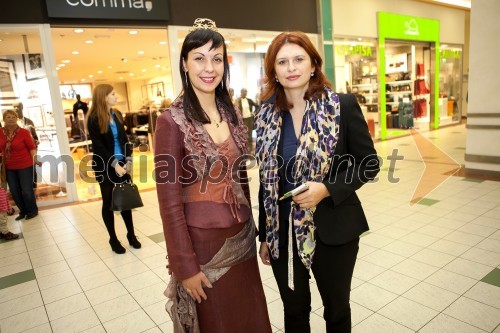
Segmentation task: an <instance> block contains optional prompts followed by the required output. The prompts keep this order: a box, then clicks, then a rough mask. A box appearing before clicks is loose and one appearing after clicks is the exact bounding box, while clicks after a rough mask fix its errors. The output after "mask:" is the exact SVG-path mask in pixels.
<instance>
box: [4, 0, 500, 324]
mask: <svg viewBox="0 0 500 333" xmlns="http://www.w3.org/2000/svg"><path fill="white" fill-rule="evenodd" d="M29 1H30V4H31V5H32V6H31V7H34V8H35V9H30V10H32V11H33V12H34V13H35V14H36V15H35V14H33V13H31V14H29V15H28V14H26V16H25V17H22V18H19V19H17V18H16V17H15V16H16V15H20V16H21V14H19V13H21V9H20V7H19V5H15V4H8V5H7V4H0V110H1V112H2V113H3V112H4V111H5V110H9V109H13V110H17V111H18V112H19V110H21V112H22V114H23V115H24V117H27V118H29V119H31V120H32V121H33V124H34V125H33V126H32V127H33V128H34V130H35V131H36V133H37V136H38V140H39V145H38V147H37V154H38V156H39V159H40V160H42V161H44V163H43V164H42V166H40V167H36V171H37V172H36V174H37V176H36V177H37V179H36V182H37V186H36V188H35V190H34V191H35V195H36V199H37V203H38V205H39V207H40V213H39V215H38V216H37V217H35V218H34V219H31V220H29V221H25V220H21V221H16V220H14V217H15V216H10V217H9V218H8V227H9V229H10V230H11V231H12V232H13V233H16V234H19V235H20V237H19V239H16V240H12V241H7V240H4V239H0V331H2V332H8V333H10V332H174V330H173V326H172V321H171V320H170V317H169V316H168V314H167V313H166V312H165V296H164V294H163V292H164V290H165V288H166V285H167V283H168V282H169V280H170V276H169V275H168V274H167V270H166V268H165V267H166V265H167V260H166V259H165V257H166V251H165V249H166V243H165V237H164V234H163V225H162V219H161V216H160V212H159V206H158V200H157V194H156V188H155V187H156V183H155V180H154V177H153V174H154V154H155V147H154V140H155V127H156V120H157V118H158V117H159V116H160V115H161V114H162V113H163V112H169V111H168V107H169V106H170V104H171V103H172V101H173V100H175V99H176V98H177V97H178V96H179V94H181V90H182V83H181V76H180V74H179V54H180V48H181V45H182V43H183V41H184V38H185V37H186V35H187V34H188V33H189V31H190V23H188V22H191V21H192V20H193V19H194V18H191V15H189V20H188V19H187V18H186V15H187V14H186V13H185V10H184V11H182V13H181V10H179V8H181V7H182V6H181V5H180V2H179V1H174V0H171V1H170V7H169V10H170V12H169V14H168V15H169V18H168V19H165V20H159V19H157V18H155V19H154V20H151V21H148V19H147V18H146V19H145V20H144V21H140V20H138V19H134V18H132V19H130V20H129V18H128V17H126V16H124V17H113V16H109V17H105V16H104V17H103V16H99V17H97V18H96V17H94V16H87V17H86V16H85V15H91V14H85V11H83V9H82V13H83V14H77V15H76V14H75V15H74V14H67V13H69V12H67V13H66V14H60V13H56V14H54V12H51V10H52V9H51V6H50V3H53V2H54V1H55V0H29ZM217 1H220V0H217ZM290 1H291V2H290V3H289V4H288V7H287V9H282V10H283V11H284V12H283V16H286V15H288V17H289V16H290V15H292V13H291V12H289V11H295V12H293V13H296V11H297V10H298V11H300V9H301V8H303V14H304V17H303V18H302V19H298V20H297V22H296V23H295V24H294V23H293V22H291V21H293V20H290V19H289V18H287V19H282V18H281V15H278V14H269V13H266V14H265V15H271V17H273V18H275V20H264V19H262V22H260V21H259V19H256V15H257V14H256V13H257V12H258V11H259V8H268V7H265V6H280V5H281V7H280V8H283V6H285V5H286V4H287V3H286V0H277V2H276V3H275V4H269V3H266V1H262V0H258V4H256V5H255V6H251V7H252V8H248V13H247V15H245V13H244V12H243V11H242V10H240V8H239V7H238V10H235V12H240V13H241V16H245V17H241V18H236V19H235V18H234V17H231V18H226V16H228V15H223V17H221V18H218V17H217V16H218V14H213V16H211V17H213V18H214V19H215V20H216V22H217V24H218V26H219V32H220V33H221V34H222V35H223V36H224V38H225V43H226V47H227V50H228V60H229V67H230V81H229V83H230V84H229V87H228V88H231V90H232V91H233V92H234V95H233V97H234V99H237V98H238V97H240V95H241V90H242V89H246V90H247V92H248V97H249V98H250V99H252V100H253V101H255V102H256V103H257V104H260V103H261V102H262V101H261V100H260V95H261V92H262V91H263V89H265V81H264V57H265V55H266V51H267V48H268V46H269V44H270V43H271V41H272V40H273V38H274V37H275V36H277V35H278V34H279V33H280V32H281V31H286V30H303V31H304V32H306V33H307V36H308V37H309V38H310V39H311V41H312V43H313V45H314V46H315V47H316V48H317V49H318V50H319V53H320V54H321V55H322V57H323V58H324V60H325V64H324V72H325V74H326V76H327V77H328V79H329V80H330V81H331V82H332V83H333V87H334V89H335V90H336V91H337V92H340V93H350V94H354V95H355V96H356V98H357V101H358V103H359V105H360V107H361V110H362V113H363V116H364V118H365V120H366V122H367V125H368V129H369V131H370V135H371V137H372V139H373V141H374V144H375V148H376V150H377V154H378V155H379V156H380V158H381V161H382V163H383V164H382V168H381V172H380V173H379V175H378V178H377V179H376V180H375V181H373V182H369V183H368V184H366V185H364V186H363V187H362V188H361V189H359V190H358V191H357V193H358V196H359V197H360V199H361V202H362V204H363V209H364V211H365V214H366V215H367V219H368V224H369V227H370V230H369V231H367V232H365V233H363V234H362V235H361V238H360V246H359V252H358V256H357V262H356V266H355V270H354V277H353V281H352V284H351V311H352V331H353V332H360V333H365V332H370V333H371V332H380V333H385V332H496V333H498V332H500V199H499V198H500V167H499V165H500V160H499V159H500V137H499V133H500V122H499V121H500V111H499V110H498V105H497V104H498V103H494V101H493V100H494V99H492V98H491V96H495V94H498V93H497V92H496V91H495V88H494V87H498V80H497V79H496V78H497V77H498V75H500V67H499V65H498V64H496V61H494V60H493V59H492V58H491V56H492V55H494V54H498V52H500V45H498V43H495V42H494V40H496V39H495V37H492V36H496V35H495V33H496V32H498V29H499V23H498V22H497V20H496V19H495V17H494V13H498V12H499V11H500V6H499V4H497V3H496V1H495V0H474V2H473V3H472V5H471V1H470V0H462V1H451V0H449V1H448V0H447V1H434V0H382V1H379V2H378V3H373V2H372V1H371V0H352V1H350V2H345V1H342V0H331V1H316V2H315V4H314V5H310V4H308V5H306V4H303V3H302V2H301V1H298V0H290ZM187 2H188V3H187V4H185V5H184V6H193V8H194V7H196V6H198V5H199V7H200V8H199V10H201V9H203V10H204V11H207V7H206V6H207V5H206V4H197V3H196V1H194V2H193V1H191V0H189V1H187ZM35 3H36V4H37V6H38V7H40V6H41V7H42V8H43V9H42V10H41V11H40V10H38V9H36V8H38V7H37V6H33V4H35ZM82 3H84V2H83V1H82ZM2 6H11V7H5V8H4V7H2ZM238 6H239V5H238ZM31 7H30V8H31ZM253 7H256V8H253ZM182 8H183V7H182ZM273 8H274V7H273ZM7 10H11V11H12V12H14V13H18V14H16V15H14V18H12V15H5V14H2V12H4V13H5V12H6V11H7ZM16 10H17V12H16ZM104 12H105V11H103V13H104ZM212 12H213V11H212ZM346 12H348V13H352V14H350V15H345V13H346ZM209 13H210V12H209ZM311 13H313V15H317V17H316V20H315V22H316V23H315V24H312V27H311V24H310V22H307V21H311V20H310V19H308V18H309V15H311ZM285 14H286V15H285ZM61 15H62V16H61ZM64 15H66V16H64ZM92 15H95V12H94V14H92ZM99 15H101V14H99ZM102 15H106V14H105V13H104V14H102ZM113 15H115V14H113ZM126 15H129V14H126ZM141 15H142V14H141ZM193 15H194V14H193ZM208 15H209V14H204V15H202V14H200V15H199V16H208ZM231 16H232V15H231ZM266 17H267V16H266ZM264 21H265V22H264ZM360 22H364V24H360ZM399 23H401V25H398V24H399ZM403 23H404V24H403ZM328 34H329V35H328ZM100 83H108V84H112V85H113V87H114V91H115V92H116V94H117V96H118V102H117V105H116V109H118V110H120V112H121V113H122V114H123V115H124V124H125V129H126V133H127V135H128V138H129V140H130V141H131V142H132V143H133V144H134V149H133V153H134V159H133V170H134V172H133V181H134V183H135V184H136V185H137V187H138V188H139V190H140V191H141V196H142V199H143V202H144V207H141V208H138V209H135V210H134V211H133V216H134V224H135V228H136V234H137V236H138V238H139V240H140V241H141V243H142V248H141V249H134V248H132V247H129V246H128V244H126V245H127V246H126V250H127V252H126V253H125V254H124V255H118V254H116V253H114V252H113V251H111V249H110V247H109V244H108V238H107V237H108V235H107V233H106V228H105V225H104V223H103V221H102V218H101V205H102V201H101V193H100V190H99V185H98V184H97V183H96V180H95V177H94V173H93V171H92V168H91V157H92V153H93V147H92V141H91V140H90V139H89V137H88V133H87V131H86V124H85V113H84V111H83V110H81V109H80V110H74V105H75V103H76V102H77V95H79V96H80V99H81V101H83V102H85V103H87V104H89V105H91V101H92V94H93V89H94V88H95V87H96V86H97V85H98V84H100ZM2 124H3V123H2ZM253 134H254V137H255V135H256V133H255V132H254V133H253ZM394 152H396V153H397V154H398V155H401V156H403V159H402V160H401V161H399V160H398V161H397V162H396V163H394V160H393V159H391V155H392V154H394ZM457 166H458V167H457ZM443 167H444V168H445V169H446V168H447V167H449V168H450V169H449V170H446V172H443V171H442V170H443ZM436 170H440V171H439V175H438V176H436V175H434V174H432V172H437V171H436ZM450 170H452V171H450ZM429 172H430V173H431V175H432V177H431V176H429V177H426V176H424V175H427V176H428V175H429ZM249 175H250V179H251V183H250V191H251V198H252V200H251V202H252V208H253V209H252V211H253V215H254V218H255V219H256V220H257V217H258V215H259V206H258V197H257V194H258V189H259V180H258V178H259V177H258V167H257V166H255V165H253V164H251V168H250V169H249ZM394 179H397V181H394ZM436 179H438V180H436ZM423 188H425V189H427V190H424V193H423V194H422V193H421V194H422V195H418V196H416V193H418V191H422V189H423ZM415 197H418V200H416V199H415ZM12 203H13V204H14V202H12ZM115 218H116V221H117V222H116V228H117V234H118V237H119V238H120V239H122V244H123V245H124V246H125V243H126V240H125V239H126V236H125V235H126V232H127V231H126V229H125V226H124V225H123V223H122V222H121V218H120V217H119V215H115ZM259 269H260V274H261V278H262V282H263V286H264V292H265V296H266V300H267V306H268V311H269V316H270V320H271V324H272V329H273V332H285V329H284V321H283V304H282V302H281V299H280V293H279V289H278V286H277V284H276V281H275V279H274V277H273V271H272V270H271V268H270V267H269V266H265V265H263V264H262V263H260V260H259ZM315 284H316V282H315V279H314V277H313V276H312V275H311V291H312V303H311V308H312V312H311V332H324V331H325V328H324V327H325V324H324V320H323V310H324V308H323V304H322V301H321V297H320V295H319V292H318V290H317V288H316V286H315ZM202 333H203V332H202ZM221 333H222V332H221ZM224 333H225V332H224ZM235 333H238V332H235Z"/></svg>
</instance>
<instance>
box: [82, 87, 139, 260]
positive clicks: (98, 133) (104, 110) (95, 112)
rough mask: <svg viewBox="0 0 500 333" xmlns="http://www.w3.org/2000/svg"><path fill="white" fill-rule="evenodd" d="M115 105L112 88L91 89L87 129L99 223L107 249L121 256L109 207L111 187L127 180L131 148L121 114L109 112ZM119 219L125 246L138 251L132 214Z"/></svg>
mask: <svg viewBox="0 0 500 333" xmlns="http://www.w3.org/2000/svg"><path fill="white" fill-rule="evenodd" d="M116 101H117V96H116V94H115V92H114V90H113V86H111V85H109V84H100V85H98V86H97V87H95V89H94V93H93V95H92V107H91V108H90V111H89V114H88V118H87V128H88V131H89V137H90V139H91V140H92V148H93V153H94V155H93V164H92V168H93V169H94V172H95V176H96V180H97V181H98V183H99V187H100V188H101V195H102V219H103V220H104V224H105V225H106V229H107V230H108V233H109V244H110V245H111V249H112V250H113V251H115V252H116V253H118V254H122V253H125V248H124V247H123V246H122V245H121V244H120V241H119V240H118V238H117V237H116V232H115V221H114V214H113V211H112V210H111V209H110V207H111V200H112V194H113V188H114V186H115V184H118V183H123V182H124V181H126V180H129V179H130V176H129V175H128V174H127V173H128V172H129V171H130V168H131V165H132V157H131V155H132V149H131V148H132V147H131V144H130V143H129V142H128V138H127V135H126V134H125V128H124V126H123V118H122V115H121V113H120V112H119V111H114V110H113V109H112V107H113V106H114V105H115V104H116ZM121 215H122V218H123V220H124V221H125V226H126V227H127V239H128V242H129V244H130V245H131V246H132V247H134V248H135V249H139V248H140V247H141V243H139V241H138V240H137V237H136V236H135V233H134V224H133V220H132V211H130V210H125V211H122V212H121Z"/></svg>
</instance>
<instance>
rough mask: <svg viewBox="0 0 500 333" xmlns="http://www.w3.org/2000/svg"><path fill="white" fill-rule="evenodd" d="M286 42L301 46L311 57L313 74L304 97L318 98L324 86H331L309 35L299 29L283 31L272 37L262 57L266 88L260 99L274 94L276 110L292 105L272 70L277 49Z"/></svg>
mask: <svg viewBox="0 0 500 333" xmlns="http://www.w3.org/2000/svg"><path fill="white" fill-rule="evenodd" d="M288 43H290V44H296V45H298V46H300V47H301V48H303V49H304V50H305V51H306V53H307V54H308V55H309V57H310V58H311V64H312V65H313V66H314V76H311V79H310V80H309V88H308V89H307V91H306V93H305V94H304V99H309V98H311V97H313V98H320V97H321V95H322V94H323V92H324V88H325V86H326V87H328V88H330V89H331V87H332V85H331V83H330V82H329V81H328V79H327V78H326V76H325V75H324V74H323V72H322V71H321V66H322V65H323V59H321V56H320V55H319V53H318V51H317V50H316V48H315V47H314V45H313V43H312V42H311V40H310V39H309V37H307V35H306V34H305V33H303V32H301V31H291V32H283V33H281V34H279V35H278V36H276V37H275V38H274V39H273V41H272V42H271V45H269V48H268V49H267V53H266V57H265V58H264V66H265V75H266V77H265V83H266V88H265V90H264V93H263V94H262V100H263V101H266V100H268V99H270V98H271V97H273V96H276V101H275V105H276V106H277V108H278V110H287V109H290V108H291V107H293V105H291V104H290V103H289V102H288V101H287V99H286V96H285V91H284V89H283V86H282V85H281V84H280V83H279V82H276V80H275V77H276V71H275V70H274V66H275V62H276V56H277V54H278V52H279V50H281V48H282V47H283V46H284V45H285V44H288Z"/></svg>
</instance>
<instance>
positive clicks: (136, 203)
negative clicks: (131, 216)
mask: <svg viewBox="0 0 500 333" xmlns="http://www.w3.org/2000/svg"><path fill="white" fill-rule="evenodd" d="M142 206H144V204H143V203H142V199H141V195H140V194H139V189H138V188H137V186H136V185H135V184H134V183H132V182H131V181H130V180H128V181H126V182H124V183H121V184H116V185H115V188H114V189H113V196H112V200H111V207H110V209H111V210H113V211H120V212H121V211H124V210H131V209H134V208H139V207H142Z"/></svg>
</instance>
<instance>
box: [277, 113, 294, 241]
mask: <svg viewBox="0 0 500 333" xmlns="http://www.w3.org/2000/svg"><path fill="white" fill-rule="evenodd" d="M281 135H282V142H283V162H284V164H283V165H284V167H285V173H284V174H285V179H282V180H281V181H280V186H281V187H282V188H283V190H282V191H280V193H286V192H288V191H291V190H293V189H294V188H295V187H296V183H297V182H296V179H295V168H294V166H295V154H296V153H297V148H298V146H299V140H298V139H297V137H296V136H295V130H294V128H293V119H292V115H291V114H290V112H283V125H282V133H281ZM291 202H292V197H289V198H286V199H284V200H281V201H280V202H279V219H280V235H279V240H280V246H284V245H286V244H287V240H288V223H289V220H290V218H289V217H290V212H291V210H292V206H291V204H290V203H291Z"/></svg>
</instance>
